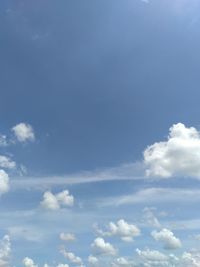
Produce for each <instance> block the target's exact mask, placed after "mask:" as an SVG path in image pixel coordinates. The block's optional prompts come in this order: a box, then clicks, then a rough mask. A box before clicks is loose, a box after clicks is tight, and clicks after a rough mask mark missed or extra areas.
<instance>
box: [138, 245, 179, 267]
mask: <svg viewBox="0 0 200 267" xmlns="http://www.w3.org/2000/svg"><path fill="white" fill-rule="evenodd" d="M136 252H137V254H138V255H139V257H140V260H141V263H142V265H141V264H138V265H136V266H138V267H139V266H148V267H153V266H157V267H161V266H162V267H172V266H174V267H175V265H171V264H170V257H168V256H167V255H165V254H163V253H161V252H160V251H158V250H150V249H146V250H143V251H142V250H139V249H136Z"/></svg>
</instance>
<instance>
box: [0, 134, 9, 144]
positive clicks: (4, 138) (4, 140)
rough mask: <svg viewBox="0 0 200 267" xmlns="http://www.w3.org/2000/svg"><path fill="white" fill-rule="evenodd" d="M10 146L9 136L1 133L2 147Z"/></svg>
mask: <svg viewBox="0 0 200 267" xmlns="http://www.w3.org/2000/svg"><path fill="white" fill-rule="evenodd" d="M5 146H8V141H7V136H6V135H3V134H0V147H5Z"/></svg>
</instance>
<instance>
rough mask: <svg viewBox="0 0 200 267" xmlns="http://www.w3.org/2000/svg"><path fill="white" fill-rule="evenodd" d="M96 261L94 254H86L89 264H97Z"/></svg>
mask: <svg viewBox="0 0 200 267" xmlns="http://www.w3.org/2000/svg"><path fill="white" fill-rule="evenodd" d="M98 262H99V260H98V258H97V257H95V256H93V255H90V256H88V263H89V264H90V265H92V266H95V265H97V264H98Z"/></svg>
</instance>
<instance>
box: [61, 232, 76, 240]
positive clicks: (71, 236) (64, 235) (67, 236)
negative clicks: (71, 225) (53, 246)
mask: <svg viewBox="0 0 200 267" xmlns="http://www.w3.org/2000/svg"><path fill="white" fill-rule="evenodd" d="M60 239H61V240H63V241H68V242H70V241H74V240H76V237H75V235H74V234H71V233H60Z"/></svg>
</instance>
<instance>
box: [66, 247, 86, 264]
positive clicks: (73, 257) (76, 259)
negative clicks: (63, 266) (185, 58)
mask: <svg viewBox="0 0 200 267" xmlns="http://www.w3.org/2000/svg"><path fill="white" fill-rule="evenodd" d="M61 253H62V254H63V256H64V257H65V258H66V259H67V260H68V261H70V263H73V264H78V265H83V262H82V259H81V258H80V257H78V256H76V255H75V254H74V253H73V252H67V251H66V250H64V249H62V250H61Z"/></svg>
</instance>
